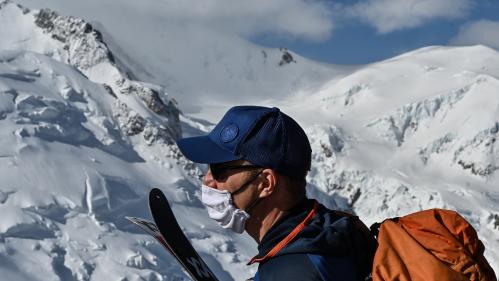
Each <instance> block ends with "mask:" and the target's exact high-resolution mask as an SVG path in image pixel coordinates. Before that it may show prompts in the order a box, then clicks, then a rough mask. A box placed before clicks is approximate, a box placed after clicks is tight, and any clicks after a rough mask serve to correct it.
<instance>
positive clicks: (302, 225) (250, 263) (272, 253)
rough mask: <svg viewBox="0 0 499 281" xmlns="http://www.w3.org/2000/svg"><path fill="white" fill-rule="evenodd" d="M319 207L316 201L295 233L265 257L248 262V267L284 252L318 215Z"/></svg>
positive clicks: (292, 232) (290, 234)
mask: <svg viewBox="0 0 499 281" xmlns="http://www.w3.org/2000/svg"><path fill="white" fill-rule="evenodd" d="M318 207H319V204H318V203H317V201H315V202H314V208H313V209H312V210H311V211H310V213H308V215H307V217H306V218H305V219H304V220H303V221H302V222H301V223H300V224H299V225H297V226H296V227H295V229H293V231H291V232H290V233H289V234H288V236H286V237H285V238H284V239H282V240H281V242H279V243H278V244H277V245H275V246H274V248H272V250H270V251H269V252H268V253H267V254H266V255H265V256H264V257H261V258H257V257H256V256H255V257H253V258H252V259H251V260H250V261H249V262H248V265H252V264H254V263H255V262H262V261H266V260H268V259H270V258H272V257H273V256H275V255H276V254H277V253H278V252H279V251H280V250H282V248H284V247H285V246H286V245H287V244H288V243H289V242H291V240H293V239H294V238H295V237H296V235H298V233H300V231H302V229H303V228H304V227H305V225H307V224H308V223H309V221H310V220H311V219H312V218H313V217H314V216H315V214H316V213H317V208H318Z"/></svg>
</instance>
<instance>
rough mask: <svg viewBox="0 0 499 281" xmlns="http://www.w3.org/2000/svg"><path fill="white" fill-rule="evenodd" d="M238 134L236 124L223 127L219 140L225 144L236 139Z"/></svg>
mask: <svg viewBox="0 0 499 281" xmlns="http://www.w3.org/2000/svg"><path fill="white" fill-rule="evenodd" d="M238 134H239V128H238V127H237V125H236V124H234V123H231V124H228V125H227V126H225V127H224V128H223V129H222V131H221V132H220V140H221V141H222V142H225V143H227V142H231V141H233V140H234V139H235V138H236V137H237V135H238Z"/></svg>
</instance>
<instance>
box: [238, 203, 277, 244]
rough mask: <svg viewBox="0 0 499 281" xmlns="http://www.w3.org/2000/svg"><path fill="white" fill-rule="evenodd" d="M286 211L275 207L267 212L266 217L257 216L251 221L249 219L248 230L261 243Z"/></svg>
mask: <svg viewBox="0 0 499 281" xmlns="http://www.w3.org/2000/svg"><path fill="white" fill-rule="evenodd" d="M286 213H287V212H286V211H283V210H280V209H278V208H273V209H271V210H269V211H268V212H267V213H266V215H265V217H258V216H256V217H255V218H254V219H253V220H251V222H250V221H248V224H247V225H246V232H248V234H249V235H250V236H251V237H253V239H255V241H256V242H257V243H258V244H260V242H261V241H262V239H263V237H264V236H265V234H266V233H267V232H268V231H269V229H270V228H271V227H272V226H273V225H274V224H275V223H276V222H277V221H278V220H279V219H280V218H282V217H283V216H284V215H285V214H286Z"/></svg>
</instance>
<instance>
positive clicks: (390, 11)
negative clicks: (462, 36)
mask: <svg viewBox="0 0 499 281" xmlns="http://www.w3.org/2000/svg"><path fill="white" fill-rule="evenodd" d="M470 9H471V0H366V1H363V2H360V3H357V4H355V5H353V6H349V7H346V8H345V10H346V11H345V13H346V15H347V16H348V17H355V18H357V19H358V20H360V21H362V22H365V23H367V24H369V25H371V26H373V27H374V28H376V30H377V31H378V32H379V33H389V32H392V31H396V30H402V29H407V28H413V27H418V26H421V25H424V24H425V23H427V22H428V21H430V20H434V19H456V18H461V17H464V16H466V15H467V13H468V12H469V10H470Z"/></svg>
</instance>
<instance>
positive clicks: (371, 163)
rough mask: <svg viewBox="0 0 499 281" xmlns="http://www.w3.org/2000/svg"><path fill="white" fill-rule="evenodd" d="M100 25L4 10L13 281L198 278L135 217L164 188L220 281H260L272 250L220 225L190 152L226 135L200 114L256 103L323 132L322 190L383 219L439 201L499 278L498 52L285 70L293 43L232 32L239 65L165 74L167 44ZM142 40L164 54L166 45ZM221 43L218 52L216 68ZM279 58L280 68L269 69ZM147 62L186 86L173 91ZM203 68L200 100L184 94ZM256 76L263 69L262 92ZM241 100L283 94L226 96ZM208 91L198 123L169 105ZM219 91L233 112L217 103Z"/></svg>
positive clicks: (0, 112)
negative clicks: (264, 42)
mask: <svg viewBox="0 0 499 281" xmlns="http://www.w3.org/2000/svg"><path fill="white" fill-rule="evenodd" d="M49 2H50V3H55V2H52V1H49ZM89 3H93V2H91V1H90V2H89ZM59 5H62V6H64V7H65V9H72V10H73V11H74V10H77V6H75V5H71V4H60V3H59ZM82 10H85V9H82ZM117 10H118V11H120V9H117ZM107 23H110V25H109V27H108V26H107ZM155 23H157V22H156V21H155V19H154V18H153V19H152V20H151V22H147V21H145V22H144V23H143V24H144V26H150V27H152V26H154V24H155ZM101 24H102V26H101V27H104V28H105V30H108V31H107V32H109V33H112V34H113V36H112V37H111V36H108V35H109V34H108V35H106V32H104V35H102V34H103V33H101V32H100V31H98V30H96V28H95V26H99V24H97V25H89V24H88V23H87V22H85V21H83V20H81V19H78V18H74V17H66V16H59V15H57V14H55V13H53V12H51V11H49V10H42V11H37V10H32V11H31V10H28V9H26V8H23V7H19V6H17V5H16V4H14V3H11V2H8V1H0V38H2V40H1V41H0V126H1V127H2V130H1V131H0V134H1V137H0V162H1V164H0V167H1V168H0V176H1V178H2V183H1V184H0V211H1V212H2V213H4V214H5V215H4V219H2V220H1V221H0V274H2V276H3V277H5V278H6V279H7V280H58V279H59V280H103V279H106V280H108V279H110V280H114V279H115V280H189V279H188V276H187V275H186V274H185V273H184V272H182V271H181V270H180V268H179V266H178V265H177V263H176V262H175V261H174V260H173V259H172V258H171V257H170V256H169V255H168V254H167V253H165V251H164V250H163V249H162V248H161V247H160V246H159V245H158V244H157V243H155V242H154V241H153V239H151V238H149V237H147V236H145V235H143V234H142V233H141V232H140V230H138V229H136V228H135V227H134V226H133V225H130V224H129V223H128V222H127V221H125V220H124V219H123V216H125V215H129V216H139V217H146V218H147V217H149V214H148V210H147V204H146V198H147V192H148V190H149V189H150V187H159V188H161V189H162V190H164V191H165V192H166V193H167V196H168V197H169V198H171V199H172V201H173V209H174V212H175V213H176V214H177V216H178V218H179V220H180V224H181V225H182V226H184V228H185V231H186V233H187V236H188V237H189V238H190V239H191V241H192V242H193V244H194V246H195V247H196V248H197V249H198V250H199V251H200V252H201V255H202V256H203V257H204V258H205V259H206V260H207V262H208V264H209V265H210V267H211V268H213V270H214V272H215V273H216V274H217V276H219V277H220V279H221V280H244V278H248V277H250V276H251V275H252V274H253V273H254V271H255V268H254V267H250V268H248V267H246V266H245V263H246V261H247V260H249V258H250V257H251V256H252V255H253V254H255V251H256V250H255V247H256V245H255V244H254V242H253V241H252V240H250V239H249V238H248V237H247V236H246V235H234V234H232V233H229V232H227V231H224V230H222V229H220V228H219V227H218V226H217V225H216V224H215V223H213V222H212V221H211V220H209V219H207V215H206V211H205V210H204V208H203V207H202V205H201V203H200V201H199V185H200V182H199V177H200V175H201V174H202V169H203V167H198V166H196V165H194V164H193V163H190V162H189V161H187V160H186V159H185V158H183V156H182V155H181V154H180V153H179V151H178V149H177V148H176V146H175V145H174V144H173V140H174V139H175V138H177V137H179V136H180V135H181V134H182V135H184V136H187V135H198V134H201V133H203V132H206V131H208V130H209V129H210V128H211V126H212V125H211V124H210V122H207V121H204V120H202V119H199V118H195V117H199V116H208V117H209V119H210V120H212V119H215V118H218V115H219V114H220V112H223V111H225V110H226V109H227V107H228V106H229V105H232V104H239V103H243V102H255V103H259V104H267V105H271V104H272V105H278V106H280V107H281V108H283V110H284V111H285V112H287V113H289V114H290V115H292V116H293V117H296V118H297V120H298V121H299V122H300V124H303V125H304V126H305V127H306V130H307V132H308V134H309V137H310V139H311V142H312V148H313V159H314V161H313V167H312V171H311V173H310V175H309V177H308V181H309V186H308V192H309V194H310V195H311V196H313V197H316V198H318V199H319V200H320V201H321V202H323V203H324V204H326V205H328V206H331V207H337V208H341V209H345V210H350V211H355V212H356V213H357V214H358V215H359V216H360V217H361V218H362V219H363V220H365V221H366V222H367V223H372V222H374V221H379V220H382V219H384V218H386V217H391V216H399V215H403V214H405V213H408V212H412V211H416V210H420V209H425V208H431V207H445V208H451V209H455V210H458V211H459V212H460V213H462V214H463V215H464V216H465V217H466V218H467V219H468V220H469V221H470V222H471V223H472V224H473V225H474V226H475V227H476V228H477V230H478V232H479V235H480V237H481V238H482V240H483V241H484V243H485V244H486V248H487V250H486V253H485V254H486V256H487V257H488V258H489V260H490V261H491V263H492V265H493V267H494V269H495V270H496V272H498V271H499V253H498V252H497V251H495V249H498V248H499V247H498V246H499V193H498V191H497V186H498V183H499V182H498V172H497V170H498V167H499V164H498V159H499V154H498V153H499V152H498V151H497V142H496V139H497V134H498V131H499V126H498V123H497V122H498V120H499V118H498V113H499V111H498V108H499V100H498V99H499V95H498V92H499V84H498V79H499V78H498V77H499V54H498V53H497V52H496V51H493V50H491V49H488V48H485V47H483V46H474V47H462V48H448V47H428V48H423V49H419V50H416V51H413V52H410V53H407V54H404V55H402V56H398V57H395V58H393V59H390V60H387V61H383V62H379V63H375V64H371V65H366V66H362V67H358V69H352V68H342V67H337V66H326V65H318V64H315V63H313V62H309V61H305V60H303V59H301V58H299V57H296V56H295V55H294V54H293V56H294V57H295V59H296V60H297V63H290V64H284V65H283V66H284V68H283V67H280V66H278V63H279V61H280V60H281V59H282V55H283V54H284V53H283V51H282V50H270V49H265V48H260V47H257V46H253V45H251V44H248V43H246V42H244V41H243V40H240V39H239V40H236V41H233V40H235V39H234V38H231V39H230V40H231V42H236V43H234V44H233V45H230V46H231V47H227V46H225V45H224V48H221V49H218V52H219V53H221V56H222V57H223V58H220V59H219V60H215V61H213V62H214V64H212V66H211V67H213V68H212V69H211V70H210V71H208V72H207V71H202V70H199V69H198V68H197V67H198V66H199V63H200V61H203V60H202V59H201V60H200V61H198V60H195V61H196V62H195V63H194V62H193V63H192V64H187V65H185V70H178V73H179V74H177V69H175V68H174V67H173V69H169V68H168V67H164V66H162V64H161V63H159V62H161V61H162V60H163V59H166V58H167V57H168V56H172V55H171V54H170V53H169V52H167V51H166V50H167V49H165V50H162V51H161V52H160V51H157V52H154V53H151V56H153V55H158V54H159V53H162V54H163V53H164V54H163V56H158V57H157V58H158V61H157V62H154V61H151V60H152V59H151V60H147V59H143V57H141V56H142V55H143V54H142V52H143V50H140V48H136V49H134V48H131V47H130V46H127V44H126V43H125V42H126V41H128V40H130V39H129V38H124V37H123V34H122V33H120V32H123V30H120V29H119V28H118V27H116V26H115V27H114V28H116V29H113V27H112V26H113V25H117V23H116V22H113V19H112V17H110V18H109V19H107V22H106V21H104V20H103V19H102V18H101ZM213 36H216V37H214V39H215V40H214V41H217V40H216V39H217V38H219V37H218V36H219V34H217V35H213ZM106 39H110V41H109V42H108V41H107V40H106ZM154 40H160V39H154ZM163 40H164V39H163ZM220 40H221V42H225V43H226V42H228V41H224V40H223V39H220ZM140 42H142V43H143V44H144V46H147V48H145V50H148V51H150V50H151V49H149V48H152V47H151V46H153V45H155V44H154V43H155V42H156V41H152V42H150V41H147V40H145V41H140ZM161 42H163V43H164V41H161ZM210 44H211V43H207V45H206V50H205V51H206V52H207V53H208V55H207V54H206V53H203V55H202V57H203V58H213V53H212V52H215V51H214V50H216V48H215V49H214V48H213V45H210ZM113 46H114V47H113ZM156 46H157V45H156ZM232 46H234V48H235V50H239V51H234V49H232ZM135 47H137V46H135ZM135 50H136V51H137V53H136V54H137V56H135V52H133V51H135ZM230 50H232V51H230ZM240 50H244V51H240ZM248 50H249V51H248ZM262 50H263V51H265V53H267V62H269V61H272V63H267V64H265V63H262V58H263V53H262ZM144 52H145V51H144ZM248 53H250V54H253V55H251V56H250V57H251V58H252V59H250V60H249V61H248V60H247V58H248V56H247V54H248ZM131 54H132V55H131ZM179 54H181V55H182V56H186V54H183V53H182V52H175V55H179ZM291 54H292V53H291ZM215 57H216V56H215ZM257 57H258V59H257ZM136 58H140V62H141V63H140V64H137V61H136ZM151 58H153V57H151ZM166 61H168V60H167V59H166ZM242 61H245V63H242ZM263 61H265V60H263ZM233 62H234V64H233ZM302 62H304V63H302ZM178 63H180V62H178ZM177 65H178V64H175V63H174V64H172V65H170V66H177ZM224 65H225V66H224ZM160 66H161V67H163V68H161V69H159V67H160ZM156 67H158V68H156ZM191 68H192V69H191ZM145 69H156V70H157V71H156V70H155V71H154V73H158V75H163V74H165V75H164V76H163V77H168V75H167V74H168V73H170V74H171V75H178V76H176V77H175V78H174V79H173V80H175V81H176V82H174V83H173V84H169V83H165V82H164V80H163V79H161V77H159V76H158V77H152V76H148V75H147V74H146V73H145V72H144V71H145ZM227 69H231V72H228V71H226V70H227ZM248 69H251V71H250V72H245V71H247V70H248ZM282 70H284V71H282ZM160 71H161V72H160ZM314 71H317V72H314ZM186 73H188V74H189V75H191V76H192V77H190V78H189V79H191V80H185V81H189V83H188V84H192V83H193V82H196V81H197V82H196V83H194V84H196V85H195V86H192V87H195V88H196V89H193V88H189V87H191V86H189V87H188V85H184V84H182V83H184V82H182V81H184V80H183V79H184V78H185V77H184V76H186V75H187V74H186ZM207 73H209V75H208V74H207ZM234 73H236V74H237V75H236V74H234ZM241 73H253V74H255V73H256V74H255V75H256V76H257V77H259V78H258V79H257V80H254V81H253V82H255V81H258V82H255V83H250V82H248V81H252V80H251V79H249V78H248V77H246V76H241V75H239V74H241ZM293 73H294V74H293ZM308 74H313V75H315V76H316V79H315V80H314V79H312V78H310V77H308V78H307V76H306V75H308ZM319 74H320V75H319ZM302 75H305V76H304V77H305V78H303V80H300V77H302ZM313 75H312V76H313ZM229 77H232V78H231V80H230V83H227V84H224V83H218V82H217V81H219V80H217V79H220V81H225V80H227V79H229ZM326 77H327V81H326V82H324V81H325V79H326ZM156 79H158V81H156ZM186 79H187V78H186ZM224 79H225V80H224ZM266 79H268V80H266ZM140 81H146V82H149V83H145V82H140ZM179 81H180V82H179ZM150 82H153V83H156V82H158V83H156V84H150ZM172 85H176V86H175V87H178V91H176V90H174V88H175V87H171V86H172ZM297 85H298V88H297V89H296V90H295V91H293V92H287V91H289V89H294V88H295V87H297ZM184 86H185V87H186V88H185V92H182V90H184V89H183V88H182V87H184ZM203 89H207V90H206V92H203V91H202V90H203ZM235 89H243V90H247V91H254V92H262V93H266V94H265V96H262V97H265V98H266V99H265V100H264V101H263V102H262V99H261V98H262V97H259V96H258V95H257V96H255V97H254V98H253V97H248V98H247V99H246V98H240V97H234V99H232V98H231V97H227V93H230V92H231V91H232V92H233V91H234V90H235ZM283 89H284V90H283ZM198 90H199V91H198ZM191 91H192V93H193V94H192V99H189V98H186V99H185V100H184V101H185V102H191V104H190V105H188V106H190V107H192V108H191V109H189V110H185V111H189V112H195V113H194V114H181V113H180V110H179V109H178V108H179V107H180V108H182V100H181V99H177V96H175V99H176V100H179V101H180V105H178V104H177V102H175V101H174V100H173V99H172V95H169V94H166V92H168V93H171V92H173V93H174V94H173V95H175V94H179V93H181V92H182V93H183V94H185V93H187V92H191ZM216 91H221V92H223V93H224V95H222V94H220V95H221V96H223V97H224V98H227V99H226V100H225V102H226V103H225V104H224V103H222V104H221V105H215V106H213V107H211V108H210V102H211V100H213V98H214V97H216V95H217V94H219V93H215V92H216ZM201 96H202V97H205V98H206V99H198V97H201ZM267 98H268V99H267ZM184 106H185V105H184ZM195 108H198V109H195Z"/></svg>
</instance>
